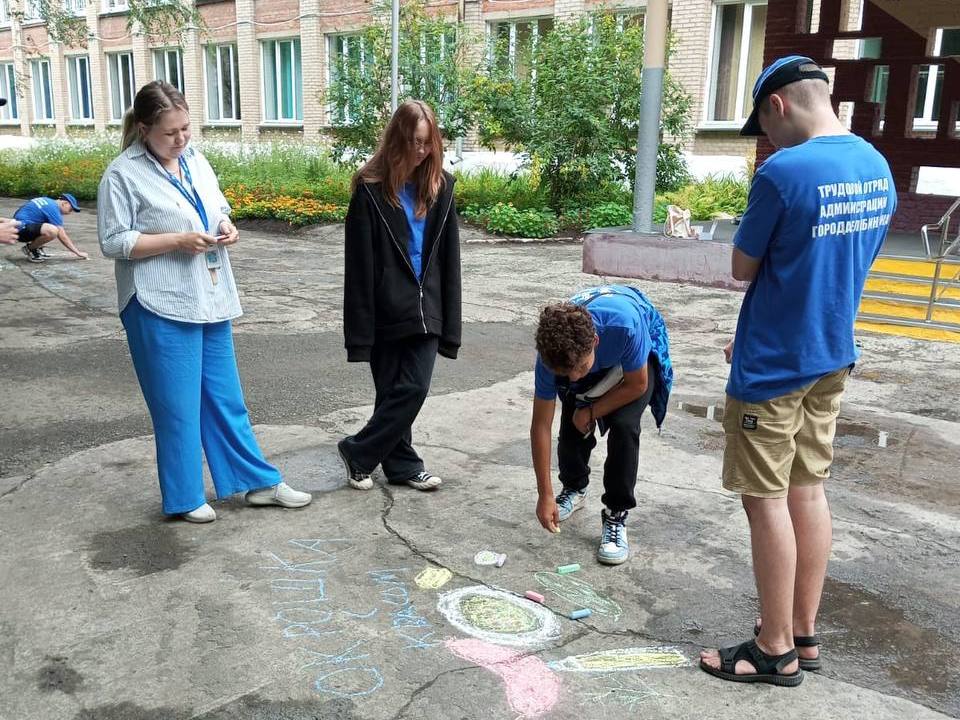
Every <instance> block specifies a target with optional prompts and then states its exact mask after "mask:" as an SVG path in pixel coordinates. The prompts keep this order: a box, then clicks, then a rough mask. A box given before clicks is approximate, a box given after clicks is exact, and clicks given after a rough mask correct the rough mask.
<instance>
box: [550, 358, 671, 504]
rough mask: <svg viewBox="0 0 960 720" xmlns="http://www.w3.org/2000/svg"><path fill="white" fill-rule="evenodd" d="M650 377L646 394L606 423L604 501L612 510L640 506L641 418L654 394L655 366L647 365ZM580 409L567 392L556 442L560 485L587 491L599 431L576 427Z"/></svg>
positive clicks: (561, 409) (620, 410) (607, 419)
mask: <svg viewBox="0 0 960 720" xmlns="http://www.w3.org/2000/svg"><path fill="white" fill-rule="evenodd" d="M648 369H649V371H650V372H649V373H648V377H649V378H650V380H649V382H648V383H647V390H646V392H645V393H644V394H643V395H642V396H641V397H639V398H638V399H636V400H634V401H633V402H631V403H627V404H626V405H624V406H623V407H620V408H617V409H616V410H614V411H613V412H612V413H610V414H609V415H606V416H604V418H603V421H604V423H605V424H606V426H607V428H608V430H607V460H606V462H605V463H604V465H603V497H601V498H600V500H601V502H603V504H604V505H605V506H606V507H607V508H608V509H609V510H610V511H611V512H620V511H621V510H630V509H632V508H635V507H636V506H637V501H636V498H634V495H633V489H634V487H635V486H636V484H637V468H638V467H639V464H640V418H641V417H642V416H643V411H644V410H646V409H647V405H649V404H650V397H651V396H652V395H653V388H654V383H655V382H656V380H655V379H654V367H653V365H652V364H651V365H649V366H648ZM576 409H577V405H576V400H575V399H574V397H573V393H568V394H567V396H566V397H564V399H563V400H562V403H561V407H560V438H559V441H558V442H557V464H558V466H559V470H560V475H559V477H560V484H561V485H563V487H565V488H569V489H570V490H580V491H582V490H585V489H586V487H587V485H588V484H589V483H590V452H591V451H592V450H593V449H594V448H595V447H596V446H597V437H596V430H594V431H593V432H591V433H590V434H589V435H588V436H587V437H584V436H583V433H581V432H580V431H579V430H577V428H576V427H575V426H574V424H573V412H574V410H576Z"/></svg>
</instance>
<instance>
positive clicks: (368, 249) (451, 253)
mask: <svg viewBox="0 0 960 720" xmlns="http://www.w3.org/2000/svg"><path fill="white" fill-rule="evenodd" d="M453 183H454V177H453V176H452V175H450V174H449V173H447V172H444V173H443V186H442V187H441V189H440V194H439V196H438V197H437V200H436V202H435V203H434V204H433V205H432V206H430V208H429V209H428V210H427V217H426V224H425V226H424V232H423V254H422V256H421V257H422V262H421V272H422V279H418V278H417V276H416V274H415V273H414V271H413V265H412V263H411V262H410V253H409V250H408V249H407V248H408V246H409V242H410V227H409V225H408V224H407V216H406V214H405V213H404V210H403V207H394V206H393V205H391V204H390V203H389V202H388V201H387V200H386V198H385V197H384V195H383V192H382V188H381V184H380V183H364V182H361V183H360V184H359V185H358V186H357V189H356V191H355V192H354V193H353V197H352V198H351V199H350V208H349V209H348V210H347V220H346V244H345V246H344V282H343V337H344V344H345V345H346V348H347V360H348V361H350V362H367V361H369V360H370V349H371V348H372V347H373V344H374V343H375V342H378V341H379V342H387V341H391V340H399V339H401V338H408V337H415V336H418V335H421V336H425V335H437V336H438V337H439V338H440V347H439V353H440V354H441V355H443V356H444V357H448V358H451V359H456V357H457V351H458V350H459V349H460V230H459V228H458V227H457V210H456V207H455V205H454V200H453Z"/></svg>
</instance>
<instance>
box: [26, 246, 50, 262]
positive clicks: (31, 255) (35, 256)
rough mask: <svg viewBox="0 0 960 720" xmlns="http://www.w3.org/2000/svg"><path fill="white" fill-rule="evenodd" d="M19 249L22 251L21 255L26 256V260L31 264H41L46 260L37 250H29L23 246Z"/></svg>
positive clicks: (28, 247)
mask: <svg viewBox="0 0 960 720" xmlns="http://www.w3.org/2000/svg"><path fill="white" fill-rule="evenodd" d="M20 249H21V250H22V251H23V254H24V255H26V256H27V260H29V261H30V262H32V263H42V262H45V261H46V259H47V258H46V257H45V256H44V255H42V254H41V253H40V251H39V250H31V249H30V246H29V245H23V246H22V247H21V248H20Z"/></svg>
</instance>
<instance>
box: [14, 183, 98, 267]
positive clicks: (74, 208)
mask: <svg viewBox="0 0 960 720" xmlns="http://www.w3.org/2000/svg"><path fill="white" fill-rule="evenodd" d="M72 212H80V206H79V205H78V204H77V199H76V198H75V197H74V196H73V195H71V194H70V193H64V194H63V195H61V196H60V197H59V198H57V199H56V200H54V199H53V198H48V197H38V198H33V199H32V200H30V201H28V202H25V203H24V204H23V205H21V206H20V208H19V209H18V210H17V211H16V212H15V213H14V214H13V217H14V219H16V220H19V221H20V223H21V226H20V237H19V240H20V242H22V243H24V246H23V254H24V255H26V256H27V260H29V261H30V262H33V263H41V262H44V261H45V260H46V259H47V258H48V257H49V256H48V255H47V254H46V252H45V251H44V250H43V246H44V245H46V244H47V243H49V242H53V241H54V240H59V241H60V242H61V243H62V244H63V246H64V247H65V248H66V249H67V250H69V251H70V252H72V253H73V254H74V255H76V256H77V257H78V258H80V259H81V260H86V259H87V257H89V256H88V255H87V253H85V252H83V251H81V250H80V249H79V248H77V246H76V245H74V244H73V241H72V240H71V239H70V236H69V235H67V231H66V230H65V229H64V227H63V216H64V215H69V214H70V213H72Z"/></svg>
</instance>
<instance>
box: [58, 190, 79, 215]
mask: <svg viewBox="0 0 960 720" xmlns="http://www.w3.org/2000/svg"><path fill="white" fill-rule="evenodd" d="M58 199H59V200H66V201H67V202H68V203H70V207H72V208H73V211H74V212H80V206H79V205H78V204H77V199H76V198H75V197H74V196H73V195H71V194H70V193H63V194H62V195H61V196H60V197H59V198H58Z"/></svg>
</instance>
